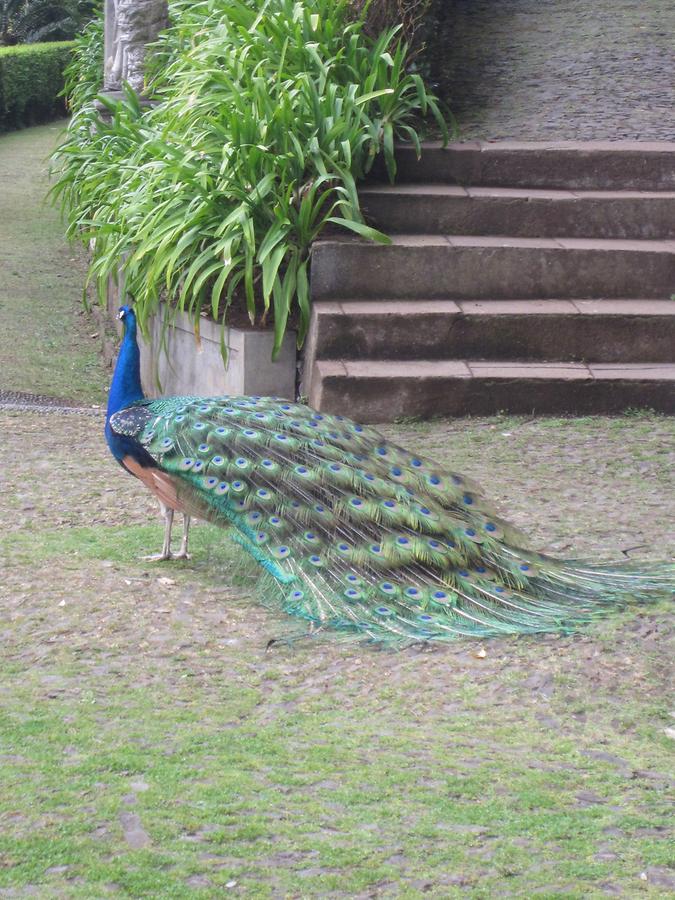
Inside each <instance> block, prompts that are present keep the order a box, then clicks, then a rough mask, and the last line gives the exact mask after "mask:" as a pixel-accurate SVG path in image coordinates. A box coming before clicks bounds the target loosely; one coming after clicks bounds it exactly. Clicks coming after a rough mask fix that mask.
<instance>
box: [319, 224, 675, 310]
mask: <svg viewBox="0 0 675 900" xmlns="http://www.w3.org/2000/svg"><path fill="white" fill-rule="evenodd" d="M674 285H675V241H655V240H652V241H631V240H600V239H582V238H556V239H553V238H518V237H513V238H512V237H495V236H491V237H480V236H465V235H453V236H441V235H416V234H400V235H394V236H393V238H392V243H391V244H390V245H382V244H375V243H366V242H363V241H358V240H352V239H350V238H346V239H339V238H333V239H327V240H324V241H319V242H317V243H316V244H314V246H313V250H312V299H313V301H314V302H317V301H320V300H333V299H340V298H344V297H360V298H363V299H365V300H368V299H377V298H380V297H388V298H390V299H392V300H406V299H415V298H425V299H431V300H440V299H444V300H454V299H459V300H482V299H499V300H529V299H548V298H561V299H593V298H597V297H605V298H620V297H648V298H663V297H669V296H670V295H671V292H672V291H673V286H674Z"/></svg>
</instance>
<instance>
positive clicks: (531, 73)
mask: <svg viewBox="0 0 675 900" xmlns="http://www.w3.org/2000/svg"><path fill="white" fill-rule="evenodd" d="M435 8H436V13H435V14H436V20H435V22H436V26H437V28H436V31H435V34H434V35H431V36H430V37H429V42H430V43H431V45H432V48H433V53H434V55H435V62H434V70H435V71H434V77H435V78H437V79H438V80H439V81H440V85H441V92H442V94H443V96H444V98H445V99H446V100H447V102H448V105H449V107H450V109H451V110H452V111H453V113H454V114H455V115H456V117H457V119H458V123H459V126H460V134H461V137H462V139H464V140H471V139H474V138H479V139H483V140H505V139H507V140H508V139H512V140H539V141H546V140H667V141H672V140H673V139H675V118H674V116H673V109H674V108H675V83H674V81H673V78H672V77H670V75H669V73H672V71H673V67H674V66H675V56H674V51H673V46H674V45H673V35H674V34H675V4H673V3H672V2H661V0H647V2H640V3H638V2H635V0H596V2H595V3H588V2H586V0H547V2H546V3H542V2H541V0H500V2H499V3H495V2H493V0H470V2H467V0H440V2H436V3H435Z"/></svg>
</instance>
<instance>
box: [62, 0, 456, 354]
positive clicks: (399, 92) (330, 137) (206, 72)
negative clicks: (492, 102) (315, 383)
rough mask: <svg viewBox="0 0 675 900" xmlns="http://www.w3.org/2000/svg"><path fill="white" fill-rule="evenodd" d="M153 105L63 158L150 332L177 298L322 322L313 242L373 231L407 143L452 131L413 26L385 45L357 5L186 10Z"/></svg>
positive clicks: (68, 183)
mask: <svg viewBox="0 0 675 900" xmlns="http://www.w3.org/2000/svg"><path fill="white" fill-rule="evenodd" d="M172 15H173V19H174V25H173V27H172V28H170V29H169V30H168V31H167V32H166V33H165V35H164V36H163V37H162V38H161V40H160V41H159V45H158V47H157V48H156V54H157V59H158V60H161V65H156V66H155V67H154V71H155V78H154V81H153V83H152V84H151V90H152V91H154V95H155V97H156V98H157V99H158V100H159V101H160V102H159V104H158V105H157V106H156V107H155V108H154V109H152V110H150V111H144V110H143V109H141V106H140V104H139V103H138V100H137V98H136V97H135V96H134V95H133V94H132V93H131V92H128V94H127V100H126V102H123V103H110V104H109V105H110V113H111V121H110V122H108V123H105V122H101V121H100V120H99V119H98V118H97V116H96V113H95V111H94V110H93V109H92V108H91V107H85V108H83V109H82V110H81V111H80V112H79V113H78V114H77V115H76V116H75V117H74V119H73V123H72V126H71V129H70V132H69V136H68V138H67V140H66V142H65V144H64V145H63V147H62V148H61V149H60V150H59V151H58V158H59V159H60V160H61V162H62V164H63V171H62V174H61V177H60V179H59V181H58V183H57V186H56V193H57V195H60V196H61V198H62V200H63V202H64V203H65V205H66V207H67V209H68V210H69V217H70V233H71V234H73V235H74V234H77V233H79V235H80V236H81V237H82V239H83V240H85V241H90V240H93V241H94V258H93V263H92V269H91V275H92V277H94V278H96V279H97V281H98V284H99V288H100V289H101V290H104V289H105V285H106V284H107V280H108V277H109V276H110V275H111V274H115V273H116V271H117V268H118V266H119V265H120V263H121V261H122V260H123V263H122V265H123V270H124V278H125V285H126V288H127V290H128V292H129V293H130V294H131V296H132V297H133V298H134V300H135V302H136V309H137V312H138V315H139V319H140V322H141V327H144V325H145V323H146V322H147V320H148V317H149V316H150V315H151V314H152V313H153V312H154V311H155V310H156V308H157V305H158V303H159V302H160V300H161V299H162V298H163V297H168V298H171V299H172V301H174V302H175V308H179V309H184V310H187V311H188V312H190V313H191V314H192V316H193V318H194V320H195V322H198V321H199V316H200V315H201V313H202V311H203V310H208V311H209V312H210V314H211V315H212V316H213V317H214V318H215V319H220V320H221V321H222V322H225V319H226V315H227V310H228V307H229V306H230V305H231V304H232V302H241V303H242V304H244V305H245V307H246V309H247V311H248V315H249V318H250V320H251V322H254V321H261V322H263V323H265V322H267V321H268V320H270V319H273V321H274V329H275V352H276V351H278V349H279V347H280V345H281V340H282V338H283V335H284V332H285V329H286V326H287V322H288V319H289V316H290V315H294V316H295V318H296V321H297V325H298V338H299V341H300V342H302V340H303V339H304V336H305V333H306V330H307V326H308V322H309V284H308V267H309V266H308V264H309V253H310V247H311V244H312V241H314V240H315V239H316V237H317V236H318V235H319V234H320V233H321V232H322V231H323V230H324V228H325V227H326V226H327V225H331V227H335V226H339V227H341V228H347V229H349V230H351V231H353V232H356V233H357V234H359V235H361V236H364V237H367V238H371V239H376V240H382V241H386V240H387V238H385V237H384V235H381V234H379V233H378V232H375V231H374V230H373V229H371V228H368V227H367V226H366V225H365V224H364V222H363V218H362V215H361V211H360V208H359V200H358V196H357V192H356V180H357V179H359V178H362V177H363V176H364V175H365V174H366V173H367V172H368V171H369V170H370V168H371V166H372V164H373V161H374V159H375V157H376V156H377V154H378V153H379V152H380V151H383V152H384V157H385V162H386V166H387V169H388V171H389V174H390V177H392V178H393V176H394V173H395V160H394V152H393V148H394V140H395V138H396V137H405V138H406V139H408V140H412V141H413V142H415V143H418V140H419V139H418V135H417V131H416V127H417V125H418V122H419V117H420V115H426V114H427V113H429V114H431V115H432V116H433V117H434V118H435V121H436V123H437V127H439V128H440V129H441V130H444V129H445V123H444V120H443V117H442V116H441V114H440V112H439V110H438V107H437V106H436V103H435V101H434V99H433V97H432V96H430V95H429V94H428V93H427V91H426V89H425V86H424V84H423V82H422V80H421V79H420V77H419V76H417V75H414V74H408V73H407V72H406V67H405V63H406V47H405V45H404V44H402V43H401V42H400V41H399V40H398V37H397V34H398V30H397V29H396V28H394V29H389V30H388V31H386V32H384V33H383V34H381V35H380V36H379V37H377V38H376V39H375V38H371V37H369V36H368V35H367V34H366V33H365V31H364V28H363V20H362V18H358V19H357V20H356V21H354V17H353V12H352V8H351V5H350V2H349V0H266V2H265V3H264V4H263V5H262V6H261V5H260V3H259V0H208V2H199V3H193V2H186V0H181V2H178V3H175V4H173V5H172Z"/></svg>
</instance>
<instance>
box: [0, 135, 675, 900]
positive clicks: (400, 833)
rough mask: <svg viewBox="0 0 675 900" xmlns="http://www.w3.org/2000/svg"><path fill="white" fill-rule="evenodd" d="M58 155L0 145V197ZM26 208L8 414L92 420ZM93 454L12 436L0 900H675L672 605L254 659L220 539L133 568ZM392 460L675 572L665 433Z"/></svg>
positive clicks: (92, 431)
mask: <svg viewBox="0 0 675 900" xmlns="http://www.w3.org/2000/svg"><path fill="white" fill-rule="evenodd" d="M54 134H55V133H54V132H50V131H49V129H48V128H47V129H34V130H31V131H27V132H22V133H20V134H17V135H12V136H10V137H6V138H2V139H0V166H2V167H4V168H2V173H3V177H5V183H7V184H8V186H9V188H10V189H13V185H14V183H16V184H19V182H20V181H21V179H24V184H25V190H26V191H30V190H32V188H31V185H29V184H28V181H30V179H31V178H33V177H34V172H35V168H36V167H37V162H36V159H37V154H38V149H37V148H38V147H39V146H40V143H41V142H42V143H43V145H44V154H42V151H40V156H39V158H42V156H43V155H46V152H47V149H46V148H47V145H48V144H49V143H50V141H51V140H52V139H53V138H54ZM6 142H9V144H8V143H6ZM22 142H23V143H22ZM31 148H32V149H31ZM10 151H11V152H10ZM10 163H11V165H12V167H13V168H11V169H10V168H7V166H9V164H10ZM24 163H25V166H24ZM14 196H15V198H18V199H15V201H14V202H15V203H16V204H17V206H16V216H17V218H16V222H17V225H16V228H11V229H10V228H9V224H8V222H9V219H8V216H7V214H4V215H3V216H2V217H0V236H2V237H3V239H4V238H5V237H7V236H8V239H9V241H10V243H11V242H12V241H14V244H11V246H14V247H18V246H19V244H17V241H18V240H19V237H20V236H21V235H24V236H26V235H29V236H30V240H28V239H26V241H24V243H22V244H21V248H23V249H22V250H21V253H22V254H23V255H22V256H21V259H22V260H23V261H24V262H22V263H21V266H19V265H18V264H15V265H14V266H13V267H11V266H8V265H7V259H8V256H7V250H6V244H5V243H4V242H3V243H2V244H1V245H0V259H1V260H2V262H1V265H2V271H3V274H4V273H9V276H8V279H10V280H8V281H7V282H6V283H7V284H9V289H6V288H5V287H4V285H5V282H4V281H3V282H2V283H3V289H2V290H3V291H4V293H0V301H2V306H0V317H1V324H2V328H0V360H1V361H2V368H0V373H1V374H0V379H1V383H0V388H7V387H12V388H13V389H16V390H32V391H37V392H40V393H49V394H63V395H65V396H67V397H71V398H73V399H81V400H82V402H89V401H91V402H97V398H98V397H99V393H97V392H100V395H102V394H103V384H104V382H105V380H106V378H105V375H104V373H103V372H101V371H100V370H99V369H98V368H97V363H96V357H95V354H94V349H95V345H94V344H93V343H91V344H90V343H89V342H88V339H87V340H84V339H82V340H81V339H80V338H79V337H78V338H77V340H75V338H73V337H72V334H77V335H80V334H81V331H80V330H77V331H75V332H72V331H71V332H70V334H69V327H68V326H69V325H70V324H71V323H73V322H77V320H78V318H79V317H78V315H77V309H78V298H79V293H80V288H81V283H80V281H79V279H80V277H81V270H78V273H77V277H75V270H73V271H71V269H70V263H69V258H68V256H67V253H68V251H67V250H64V247H63V244H62V243H58V241H57V237H58V234H57V232H58V225H57V224H55V222H54V221H48V220H47V219H44V220H39V219H38V218H36V214H35V212H33V213H31V212H30V210H29V208H28V206H27V205H26V208H25V209H24V207H23V205H22V203H21V202H19V201H20V197H21V196H23V194H22V193H21V191H20V190H18V188H17V193H16V194H15V195H14ZM5 202H6V201H5V199H4V196H3V197H0V203H5ZM36 208H37V207H34V208H33V209H34V210H35V209H36ZM57 246H58V247H60V248H61V249H60V250H58V252H57V250H53V253H54V254H55V255H53V256H50V255H49V254H50V253H52V250H50V248H56V247H57ZM17 252H18V251H17ZM64 253H65V254H66V255H63V254H64ZM17 259H18V256H17ZM45 259H48V260H49V264H48V265H45V266H42V263H41V260H45ZM41 266H42V268H41ZM13 271H16V272H17V273H19V274H18V275H16V276H13V275H11V272H13ZM22 273H23V274H22ZM26 273H28V274H26ZM58 275H61V277H60V278H59V277H57V276H58ZM11 278H14V279H15V280H14V281H11ZM26 278H28V279H33V280H32V281H30V284H31V285H32V287H31V288H30V290H29V289H27V288H26V289H21V290H20V282H21V281H22V279H24V280H25V279H26ZM66 284H69V285H71V286H70V287H69V288H68V290H62V287H63V285H66ZM59 292H60V293H59ZM31 298H32V299H31ZM10 299H11V304H12V305H10ZM30 304H33V305H34V307H35V317H34V319H32V318H30V316H28V315H27V310H28V309H30ZM21 315H26V319H27V320H28V319H29V320H30V321H34V322H36V323H37V325H36V326H35V330H36V331H37V336H35V335H33V333H32V332H31V331H30V329H26V328H25V327H22V322H21V318H20V317H21ZM84 335H85V337H86V330H85V332H84ZM49 341H52V342H53V345H52V346H50V345H49V344H48V342H49ZM78 392H79V393H78ZM101 428H102V421H101V419H100V417H95V416H84V415H71V416H59V415H54V414H51V415H46V414H40V413H37V412H32V413H25V412H20V411H16V410H15V411H0V446H1V450H0V452H2V455H3V458H4V459H5V460H8V461H9V462H8V464H7V465H6V466H5V468H4V470H3V477H2V479H0V570H1V575H0V641H1V642H2V650H1V652H0V897H4V896H5V895H6V896H8V897H13V896H16V897H23V896H29V895H34V896H38V897H45V898H47V897H48V898H52V897H54V898H82V900H91V898H99V897H101V898H103V897H107V896H117V897H129V898H137V897H151V898H157V900H164V898H186V900H192V898H197V900H200V898H213V897H220V896H224V895H226V894H227V895H229V894H233V895H235V896H242V897H255V898H257V897H261V898H266V897H300V898H305V897H318V896H335V897H349V898H351V897H363V898H365V897H394V896H402V897H406V898H417V897H420V898H421V897H423V896H431V897H440V898H466V897H470V898H478V900H482V898H485V900H488V898H490V900H491V898H493V897H497V896H511V897H522V898H530V897H533V896H542V897H545V898H580V900H581V898H587V897H591V898H595V897H604V896H606V895H607V893H608V892H610V891H613V892H615V893H616V892H619V891H620V892H622V893H623V895H624V896H626V897H631V898H632V897H648V898H657V897H663V898H665V897H670V896H672V884H673V881H672V879H673V877H675V876H674V875H673V870H672V866H673V854H672V850H671V848H672V826H671V819H672V809H671V804H670V800H669V794H668V790H669V786H670V773H671V772H672V752H673V741H672V739H671V738H670V737H668V736H667V734H666V729H672V728H673V726H674V725H675V720H674V719H673V704H672V698H671V696H670V694H669V690H670V687H671V685H672V659H673V656H674V650H673V628H672V618H673V617H672V610H671V609H670V608H669V607H668V605H667V604H666V603H662V604H660V605H657V606H654V607H649V608H647V609H630V610H627V611H625V612H623V613H621V614H619V615H616V616H613V617H609V618H607V619H605V620H602V621H599V622H597V623H596V624H595V625H594V626H593V627H591V628H588V629H586V630H585V631H584V632H583V633H581V634H579V635H573V636H569V637H557V636H540V637H527V638H520V639H503V640H502V639H500V640H492V641H483V642H465V643H463V642H457V643H456V644H454V645H450V646H448V647H445V648H443V649H439V650H437V651H435V652H428V651H426V650H422V649H417V650H415V649H413V650H408V651H405V652H400V653H393V652H378V651H377V650H375V649H373V648H369V647H363V646H357V645H353V644H350V643H336V642H333V641H321V640H311V639H303V640H298V641H295V642H285V641H283V640H281V641H278V642H277V643H275V644H274V645H273V646H272V648H271V649H270V650H269V651H268V652H266V647H267V643H268V641H269V639H270V638H279V637H280V636H281V637H283V636H284V635H286V634H287V633H288V632H289V629H290V630H291V631H293V629H294V628H296V627H297V623H296V624H295V625H294V624H293V623H289V620H288V619H287V618H286V617H284V616H282V615H281V614H279V613H277V612H274V611H270V610H266V609H264V608H262V607H261V606H260V605H259V604H258V603H257V602H256V590H255V573H254V569H253V568H252V566H251V565H250V563H248V562H247V561H245V560H242V559H241V550H240V549H239V548H238V547H237V546H236V545H233V544H232V543H230V542H229V540H228V539H227V537H226V536H225V537H224V536H223V534H222V532H220V531H218V530H216V529H214V528H211V527H207V526H202V525H197V526H196V527H195V528H194V531H193V541H192V552H193V558H192V560H189V561H182V562H180V563H171V564H166V565H159V566H158V565H152V564H149V563H147V562H144V561H142V560H140V559H139V557H140V556H141V555H142V554H145V553H150V552H153V551H156V550H157V549H158V548H159V545H160V543H161V534H162V527H161V523H160V522H159V521H158V519H157V517H156V508H155V506H154V504H153V503H152V501H151V500H150V499H149V497H148V496H147V494H146V493H145V491H144V489H143V488H142V487H141V485H140V484H139V483H138V482H136V481H134V480H133V479H131V478H129V477H127V476H125V475H123V474H122V472H121V470H120V469H119V467H118V466H116V465H115V464H114V462H113V461H112V460H111V459H110V458H109V455H108V452H107V450H106V448H105V445H104V442H103V438H102V435H101ZM386 431H387V434H388V435H389V436H390V437H392V438H393V439H395V440H397V441H399V442H401V443H403V444H407V445H410V446H414V447H416V448H418V450H419V452H421V453H424V454H428V455H431V456H432V457H437V458H438V459H439V460H440V461H442V462H444V463H446V464H448V465H449V464H450V463H452V466H453V467H455V468H456V469H457V470H459V471H462V472H466V473H467V474H468V475H470V476H472V477H475V478H476V479H477V480H478V481H479V482H481V483H483V484H484V486H485V488H486V490H487V492H488V493H489V494H490V496H491V497H493V498H495V499H496V500H497V502H498V503H499V504H500V506H501V508H502V509H503V511H504V512H505V514H508V516H509V518H510V519H512V520H513V521H514V523H515V524H516V525H518V526H519V527H521V528H523V529H525V530H527V531H528V533H530V534H532V536H533V540H534V542H535V544H536V545H537V546H544V545H546V546H547V547H549V548H550V547H552V548H554V549H556V550H558V551H559V552H561V553H565V554H568V555H587V556H592V557H596V558H597V557H598V556H600V555H603V556H607V555H611V554H614V555H617V554H618V553H619V552H620V551H621V550H622V549H624V548H628V547H634V546H638V545H639V546H640V548H641V549H640V551H639V552H640V553H641V554H642V553H644V554H645V555H646V556H648V557H651V558H656V557H665V558H667V557H668V556H669V554H672V539H671V538H670V537H669V535H670V532H671V531H672V527H671V526H672V518H673V515H672V504H671V503H670V502H669V498H670V497H671V496H672V470H673V459H672V452H673V451H672V420H669V419H668V418H666V417H662V416H655V415H652V414H641V415H639V416H624V417H617V418H614V419H604V418H582V419H536V420H532V419H523V418H514V417H506V416H501V417H494V418H491V419H467V420H456V421H447V422H443V421H440V420H439V421H436V422H429V423H414V424H413V423H406V424H403V425H398V426H390V427H388V428H387V429H386ZM669 541H670V543H669ZM643 876H644V877H643ZM669 885H670V886H669Z"/></svg>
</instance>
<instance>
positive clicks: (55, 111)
mask: <svg viewBox="0 0 675 900" xmlns="http://www.w3.org/2000/svg"><path fill="white" fill-rule="evenodd" d="M72 52H73V42H72V41H62V42H58V43H56V42H55V43H51V44H20V45H17V46H16V47H0V131H8V130H10V129H12V128H20V127H21V126H22V125H30V124H32V123H34V122H41V121H45V120H46V119H51V118H54V117H55V116H62V115H65V106H64V102H63V99H62V98H61V97H60V96H59V93H60V92H61V91H62V90H63V84H64V77H63V71H64V69H65V68H66V66H67V65H68V63H69V62H70V59H71V55H72Z"/></svg>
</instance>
